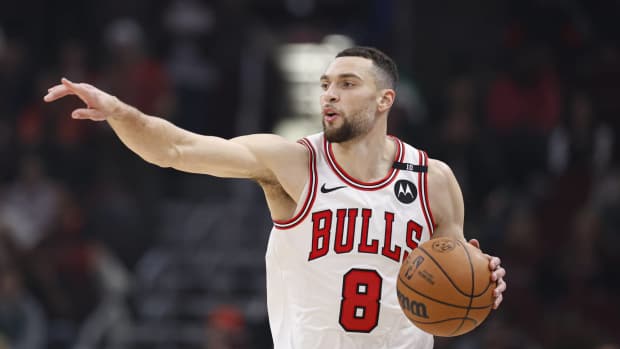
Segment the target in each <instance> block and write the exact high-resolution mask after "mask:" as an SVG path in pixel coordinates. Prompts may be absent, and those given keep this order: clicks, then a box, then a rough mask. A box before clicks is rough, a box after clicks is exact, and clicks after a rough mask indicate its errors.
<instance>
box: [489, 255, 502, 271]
mask: <svg viewBox="0 0 620 349" xmlns="http://www.w3.org/2000/svg"><path fill="white" fill-rule="evenodd" d="M490 258H491V260H490V261H489V269H491V270H496V269H497V268H499V266H500V264H502V261H501V259H499V257H490Z"/></svg>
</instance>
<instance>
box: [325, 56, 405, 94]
mask: <svg viewBox="0 0 620 349" xmlns="http://www.w3.org/2000/svg"><path fill="white" fill-rule="evenodd" d="M338 57H362V58H366V59H369V60H370V61H372V66H373V70H374V75H375V83H376V84H377V86H378V87H379V88H390V89H393V90H394V89H396V84H397V83H398V68H397V67H396V63H394V61H393V60H392V58H390V57H389V56H388V55H386V54H385V53H383V52H381V51H379V50H378V49H376V48H374V47H364V46H357V47H351V48H347V49H344V50H342V51H340V53H338V54H337V55H336V58H338Z"/></svg>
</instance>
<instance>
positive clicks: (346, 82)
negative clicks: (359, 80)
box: [342, 81, 355, 88]
mask: <svg viewBox="0 0 620 349" xmlns="http://www.w3.org/2000/svg"><path fill="white" fill-rule="evenodd" d="M353 86H355V84H354V83H353V82H351V81H343V82H342V87H344V88H348V87H353Z"/></svg>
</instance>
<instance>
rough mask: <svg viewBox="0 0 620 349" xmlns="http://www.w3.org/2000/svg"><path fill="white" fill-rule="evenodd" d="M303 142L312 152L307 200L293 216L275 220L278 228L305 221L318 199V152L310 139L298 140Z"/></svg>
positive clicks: (293, 225)
mask: <svg viewBox="0 0 620 349" xmlns="http://www.w3.org/2000/svg"><path fill="white" fill-rule="evenodd" d="M298 142H299V143H301V144H303V145H304V146H305V147H306V148H308V153H309V154H310V159H309V162H308V171H309V179H308V181H309V182H308V192H307V193H306V200H305V201H304V204H303V206H301V208H300V209H299V212H297V214H296V215H295V216H293V218H291V219H287V220H275V219H274V220H273V225H274V227H275V228H276V229H281V230H284V229H291V228H293V227H295V226H297V225H298V224H299V223H301V222H303V220H304V219H305V218H306V216H307V215H308V213H309V212H310V209H311V208H312V205H313V204H314V200H315V199H316V188H317V183H318V174H317V169H316V153H315V150H314V147H313V146H312V144H311V143H310V142H309V141H308V139H306V138H303V139H301V140H299V141H298Z"/></svg>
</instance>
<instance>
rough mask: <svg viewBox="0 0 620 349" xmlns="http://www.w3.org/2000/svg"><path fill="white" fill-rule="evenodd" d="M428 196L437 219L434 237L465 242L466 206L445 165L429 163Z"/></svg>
mask: <svg viewBox="0 0 620 349" xmlns="http://www.w3.org/2000/svg"><path fill="white" fill-rule="evenodd" d="M428 171H429V174H428V195H429V203H430V208H431V212H433V217H434V218H435V224H436V226H435V230H434V234H433V236H434V237H440V236H446V237H448V236H449V237H453V238H457V239H460V240H464V239H465V238H464V234H463V225H464V221H465V205H464V203H463V194H462V192H461V188H460V186H459V184H458V182H457V180H456V177H455V176H454V173H453V172H452V170H451V169H450V167H449V166H448V165H446V164H445V163H443V162H441V161H438V160H434V159H431V160H430V162H429V169H428Z"/></svg>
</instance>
